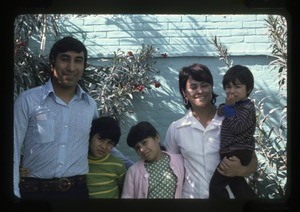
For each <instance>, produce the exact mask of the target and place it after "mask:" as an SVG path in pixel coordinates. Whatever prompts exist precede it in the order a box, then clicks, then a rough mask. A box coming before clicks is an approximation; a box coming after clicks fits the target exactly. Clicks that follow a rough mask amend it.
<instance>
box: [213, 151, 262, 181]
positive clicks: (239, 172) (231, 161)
mask: <svg viewBox="0 0 300 212" xmlns="http://www.w3.org/2000/svg"><path fill="white" fill-rule="evenodd" d="M256 168H257V157H256V154H255V152H253V155H252V159H251V161H250V163H249V164H248V165H247V166H243V165H242V164H241V161H240V159H239V158H237V157H236V156H232V157H229V158H227V157H224V158H223V160H222V161H221V163H220V164H219V166H218V167H217V170H218V171H219V172H220V174H222V175H224V176H227V177H236V176H238V177H249V176H250V175H251V174H253V173H254V172H255V170H256Z"/></svg>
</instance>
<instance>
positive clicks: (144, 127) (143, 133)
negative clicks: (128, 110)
mask: <svg viewBox="0 0 300 212" xmlns="http://www.w3.org/2000/svg"><path fill="white" fill-rule="evenodd" d="M157 135H158V132H157V130H156V129H155V127H154V126H153V125H152V124H150V123H149V122H147V121H141V122H139V123H138V124H136V125H134V126H132V127H131V128H130V130H129V133H128V135H127V144H128V146H130V147H135V145H136V144H137V143H139V142H141V141H142V140H144V139H146V138H148V137H152V138H155V137H156V136H157Z"/></svg>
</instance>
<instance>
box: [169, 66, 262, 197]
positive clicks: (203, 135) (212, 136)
mask: <svg viewBox="0 0 300 212" xmlns="http://www.w3.org/2000/svg"><path fill="white" fill-rule="evenodd" d="M179 91H180V94H181V96H182V98H183V102H184V105H185V108H186V109H188V111H187V113H186V115H185V116H184V117H182V118H181V119H179V120H177V121H174V122H173V123H171V125H170V126H169V128H168V130H167V133H166V139H165V148H166V150H167V151H170V152H173V153H181V154H182V156H183V159H184V166H185V181H184V185H183V191H182V192H183V198H201V199H204V198H208V197H209V183H210V179H211V177H212V174H213V172H214V170H215V169H216V168H217V166H218V164H219V163H220V161H221V158H220V154H219V149H220V130H221V124H222V121H223V118H224V117H221V116H219V115H218V114H217V113H216V111H217V108H216V106H215V102H216V97H217V95H216V94H215V93H214V92H213V77H212V75H211V72H210V70H209V69H208V68H207V67H206V66H204V65H202V64H192V65H190V66H188V67H183V68H182V69H181V71H180V73H179ZM256 166H257V158H256V155H255V153H253V156H252V160H251V162H250V164H248V165H247V166H242V165H241V162H240V160H239V159H238V158H237V157H235V156H233V157H230V158H222V162H221V163H220V165H219V167H218V168H217V170H218V171H219V172H220V173H221V174H222V175H224V176H244V177H246V176H249V175H250V174H252V173H253V172H254V171H255V169H256Z"/></svg>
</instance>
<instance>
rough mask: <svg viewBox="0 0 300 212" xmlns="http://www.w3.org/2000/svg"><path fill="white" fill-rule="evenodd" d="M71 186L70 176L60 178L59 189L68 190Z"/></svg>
mask: <svg viewBox="0 0 300 212" xmlns="http://www.w3.org/2000/svg"><path fill="white" fill-rule="evenodd" d="M70 187H71V182H70V180H69V179H68V178H65V177H63V178H61V179H59V180H58V188H59V190H61V191H67V190H69V189H70Z"/></svg>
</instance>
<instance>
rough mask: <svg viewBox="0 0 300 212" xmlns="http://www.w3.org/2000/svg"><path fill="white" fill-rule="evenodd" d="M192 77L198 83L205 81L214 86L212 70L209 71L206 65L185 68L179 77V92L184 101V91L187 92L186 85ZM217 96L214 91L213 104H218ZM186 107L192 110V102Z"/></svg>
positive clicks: (197, 64) (195, 64)
mask: <svg viewBox="0 0 300 212" xmlns="http://www.w3.org/2000/svg"><path fill="white" fill-rule="evenodd" d="M190 76H191V77H192V78H193V79H194V80H196V81H199V82H202V81H204V82H207V83H209V84H210V85H211V86H212V87H213V86H214V80H213V77H212V74H211V72H210V70H209V69H208V67H206V66H205V65H203V64H200V63H194V64H192V65H190V66H186V67H183V68H181V69H180V72H179V76H178V77H179V91H180V94H181V96H182V98H183V101H184V100H185V98H184V93H183V91H185V90H186V83H187V81H188V79H189V77H190ZM217 96H218V95H217V94H215V93H214V92H213V91H212V98H211V103H212V104H215V103H216V100H217ZM184 106H185V108H186V109H190V108H191V107H192V105H191V103H190V102H188V103H187V104H186V105H184Z"/></svg>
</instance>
